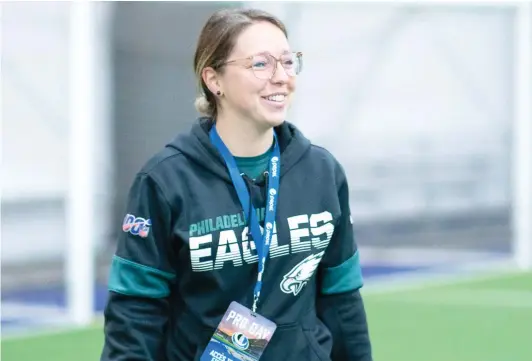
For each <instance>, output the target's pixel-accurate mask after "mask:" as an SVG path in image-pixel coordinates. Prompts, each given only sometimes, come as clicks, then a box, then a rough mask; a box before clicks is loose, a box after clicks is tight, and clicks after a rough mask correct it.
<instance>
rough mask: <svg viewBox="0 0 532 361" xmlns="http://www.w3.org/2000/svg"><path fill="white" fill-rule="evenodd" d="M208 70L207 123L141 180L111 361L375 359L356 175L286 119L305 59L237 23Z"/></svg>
mask: <svg viewBox="0 0 532 361" xmlns="http://www.w3.org/2000/svg"><path fill="white" fill-rule="evenodd" d="M194 64H195V71H196V75H197V78H198V83H199V85H200V89H201V93H202V95H201V96H200V97H199V98H198V100H197V102H196V106H197V108H198V110H199V111H200V112H202V113H203V114H204V115H205V117H202V118H200V119H199V120H198V122H197V123H196V124H195V125H194V126H193V128H192V130H191V132H190V134H187V135H180V136H178V137H177V138H176V139H175V140H174V141H173V142H172V143H171V144H169V145H167V146H166V147H165V148H164V149H163V150H162V151H161V152H159V153H158V154H157V155H155V156H154V157H153V158H152V159H151V160H149V161H148V162H147V164H146V165H145V166H144V167H143V168H142V170H141V171H140V172H139V173H138V174H137V176H136V178H135V180H134V182H133V185H132V188H131V190H130V195H129V201H128V205H127V212H126V213H127V215H126V216H125V219H124V223H123V225H122V230H123V232H122V233H121V234H122V235H121V237H120V240H119V245H118V249H117V251H116V254H115V255H114V257H113V260H112V267H111V272H110V279H109V290H110V296H109V301H108V304H107V307H106V310H105V346H104V349H103V354H102V358H101V360H104V361H126V360H127V361H133V360H142V361H148V360H149V361H161V360H168V361H178V360H179V361H181V360H183V361H189V360H190V361H191V360H200V359H201V360H202V361H203V360H209V361H210V360H239V359H241V360H253V359H257V358H258V357H260V359H261V360H264V361H282V360H290V361H298V360H301V361H303V360H304V361H308V360H319V361H327V360H334V361H340V360H341V361H368V360H371V359H372V357H371V347H370V341H369V336H368V327H367V323H366V316H365V311H364V306H363V302H362V299H361V296H360V293H359V288H360V287H361V286H362V277H361V272H360V265H359V256H358V252H357V248H356V244H355V241H354V237H353V229H352V222H351V217H350V210H349V195H348V185H347V180H346V176H345V174H344V171H343V169H342V167H341V166H340V165H339V164H338V162H337V161H336V160H335V159H334V158H333V156H332V155H331V154H330V153H328V152H327V151H326V150H324V149H322V148H319V147H317V146H315V145H312V144H311V143H310V142H309V140H307V139H306V138H305V137H304V136H303V135H302V134H301V133H300V132H299V131H298V129H297V128H296V127H295V126H293V125H292V124H290V123H288V122H286V121H285V117H286V112H287V109H288V106H289V104H290V101H291V99H292V96H293V93H294V90H295V76H296V75H297V74H298V73H299V72H300V71H301V67H302V55H301V53H293V52H292V51H291V50H290V47H289V44H288V40H287V33H286V29H285V27H284V25H283V24H282V23H281V22H280V21H279V20H278V19H276V18H275V17H274V16H272V15H270V14H268V13H265V12H262V11H258V10H242V9H233V10H222V11H219V12H217V13H215V14H214V15H213V16H212V17H211V18H210V19H209V20H208V22H207V24H206V25H205V27H204V28H203V30H202V33H201V35H200V38H199V42H198V45H197V50H196V54H195V59H194ZM215 334H216V336H215ZM224 357H225V358H224Z"/></svg>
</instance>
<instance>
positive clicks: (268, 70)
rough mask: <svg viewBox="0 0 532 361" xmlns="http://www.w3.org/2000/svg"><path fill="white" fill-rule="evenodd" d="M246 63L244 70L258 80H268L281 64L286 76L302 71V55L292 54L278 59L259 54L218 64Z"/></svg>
mask: <svg viewBox="0 0 532 361" xmlns="http://www.w3.org/2000/svg"><path fill="white" fill-rule="evenodd" d="M241 61H247V62H248V63H247V65H246V68H247V69H251V70H253V74H254V75H255V77H257V78H258V79H262V80H270V79H271V78H272V77H273V76H274V75H275V72H276V71H277V63H281V65H282V67H283V68H284V71H285V72H286V74H287V75H288V76H296V75H298V74H299V73H301V70H303V53H302V52H293V53H287V54H283V55H281V57H280V58H279V59H277V58H276V57H274V56H273V55H271V54H270V53H261V54H256V55H252V56H249V57H247V58H243V59H234V60H229V61H226V62H225V63H222V64H220V66H223V65H227V64H232V63H238V62H241Z"/></svg>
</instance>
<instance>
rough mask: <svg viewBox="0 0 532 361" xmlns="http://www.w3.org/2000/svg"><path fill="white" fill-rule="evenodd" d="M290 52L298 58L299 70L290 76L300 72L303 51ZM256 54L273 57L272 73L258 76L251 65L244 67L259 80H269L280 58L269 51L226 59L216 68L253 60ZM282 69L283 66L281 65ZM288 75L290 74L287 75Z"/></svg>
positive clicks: (273, 74) (275, 70)
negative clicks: (262, 76)
mask: <svg viewBox="0 0 532 361" xmlns="http://www.w3.org/2000/svg"><path fill="white" fill-rule="evenodd" d="M290 54H292V55H294V56H295V57H296V58H298V59H299V71H298V72H297V73H296V74H295V75H291V76H297V75H299V74H300V73H301V71H302V70H303V52H301V51H293V52H290ZM257 55H266V56H269V57H272V58H273V59H275V62H274V64H275V65H274V68H273V72H272V75H270V77H269V78H259V77H258V76H257V74H255V71H254V70H253V65H246V66H245V68H246V69H251V71H252V72H253V75H255V77H256V78H257V79H261V80H271V79H272V78H273V77H274V76H275V73H276V72H277V69H278V68H277V64H279V63H281V58H276V57H275V56H273V55H272V54H270V53H267V52H264V53H258V54H253V55H250V56H248V57H245V58H239V59H233V60H228V61H225V62H223V63H221V64H220V65H219V66H218V68H221V67H222V66H225V65H230V64H234V63H238V62H241V61H245V60H248V61H251V60H253V58H254V57H255V56H257ZM281 67H283V64H281ZM283 69H284V67H283ZM289 76H290V75H289Z"/></svg>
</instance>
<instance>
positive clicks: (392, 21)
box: [250, 2, 514, 221]
mask: <svg viewBox="0 0 532 361" xmlns="http://www.w3.org/2000/svg"><path fill="white" fill-rule="evenodd" d="M250 4H251V5H252V6H253V5H255V4H258V3H254V2H252V3H250ZM260 4H261V6H263V7H264V6H267V5H266V4H263V3H260ZM268 9H269V10H270V11H272V12H274V13H276V14H278V15H279V16H281V17H282V18H283V19H284V20H285V21H286V22H287V24H288V27H289V30H290V34H289V35H290V40H291V44H292V45H293V47H294V48H295V49H297V50H300V51H303V52H304V71H303V73H302V75H301V76H300V78H299V79H298V95H297V99H296V103H295V106H294V109H293V112H292V119H291V120H292V121H294V122H295V123H297V124H298V125H299V126H300V127H301V128H302V129H303V130H304V131H305V133H306V134H307V135H308V136H310V137H311V138H312V139H313V140H314V141H315V142H316V143H318V144H321V145H324V146H326V147H327V148H328V149H330V150H331V151H332V152H333V153H334V154H335V155H336V156H337V157H338V158H339V159H340V160H341V162H342V163H343V164H344V166H345V168H346V171H347V173H348V176H349V179H350V183H351V184H350V185H351V190H352V194H353V199H354V200H353V211H354V216H355V218H356V219H357V220H358V221H361V220H365V219H372V218H374V217H378V218H383V217H384V218H397V217H403V216H407V217H411V216H415V215H426V214H427V213H435V214H441V213H442V212H449V213H453V212H456V211H459V210H463V211H471V210H476V209H490V208H506V207H507V206H508V203H509V200H510V189H509V184H510V183H509V176H510V168H509V166H510V164H509V157H510V143H509V142H510V137H511V134H510V127H511V123H512V116H513V109H512V101H513V100H512V97H513V88H512V87H513V83H512V77H513V69H512V66H513V57H512V51H513V45H514V44H513V42H514V39H513V28H512V26H513V25H512V24H513V16H514V14H513V11H512V10H511V9H508V8H507V9H505V8H504V7H499V8H496V7H491V8H482V7H475V6H470V7H467V6H459V7H451V6H448V7H444V8H441V7H440V8H435V7H431V6H416V5H410V6H403V5H396V6H390V5H384V4H375V5H365V4H356V3H330V4H326V3H311V4H296V3H294V4H286V3H283V4H271V6H270V8H268Z"/></svg>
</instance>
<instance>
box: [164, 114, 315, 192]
mask: <svg viewBox="0 0 532 361" xmlns="http://www.w3.org/2000/svg"><path fill="white" fill-rule="evenodd" d="M213 124H214V122H213V120H212V118H206V117H202V118H199V119H198V120H197V121H196V122H195V123H194V124H193V125H192V129H191V130H190V132H189V133H186V134H180V135H178V136H177V137H176V138H175V139H174V140H173V141H172V142H171V143H169V144H168V145H167V147H169V148H174V149H176V150H178V151H179V152H180V153H181V154H183V155H184V156H185V157H187V158H188V159H189V160H190V161H192V162H194V163H196V164H198V165H200V166H202V167H203V168H206V169H207V170H208V171H210V172H211V173H213V174H214V175H216V176H218V177H220V178H222V179H224V180H225V181H227V182H229V183H231V182H232V181H231V177H230V175H229V172H228V170H227V168H226V166H225V162H224V160H223V158H222V156H221V154H220V153H219V152H218V150H217V149H216V147H215V146H214V145H213V144H212V143H211V139H210V137H209V131H210V130H211V128H212V126H213ZM275 132H276V134H277V139H278V141H279V147H280V149H281V173H280V176H281V177H283V175H284V174H286V172H288V171H289V170H290V169H291V168H292V167H293V166H294V165H295V164H296V163H297V162H298V161H299V160H300V159H301V158H302V157H303V156H304V155H305V153H306V152H307V151H308V150H309V149H310V145H311V143H310V141H309V140H308V139H307V138H306V137H305V136H304V135H303V134H302V133H301V132H300V131H299V130H298V129H297V127H296V126H295V125H293V124H291V123H289V122H286V121H285V122H283V124H281V125H280V126H278V127H275Z"/></svg>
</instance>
